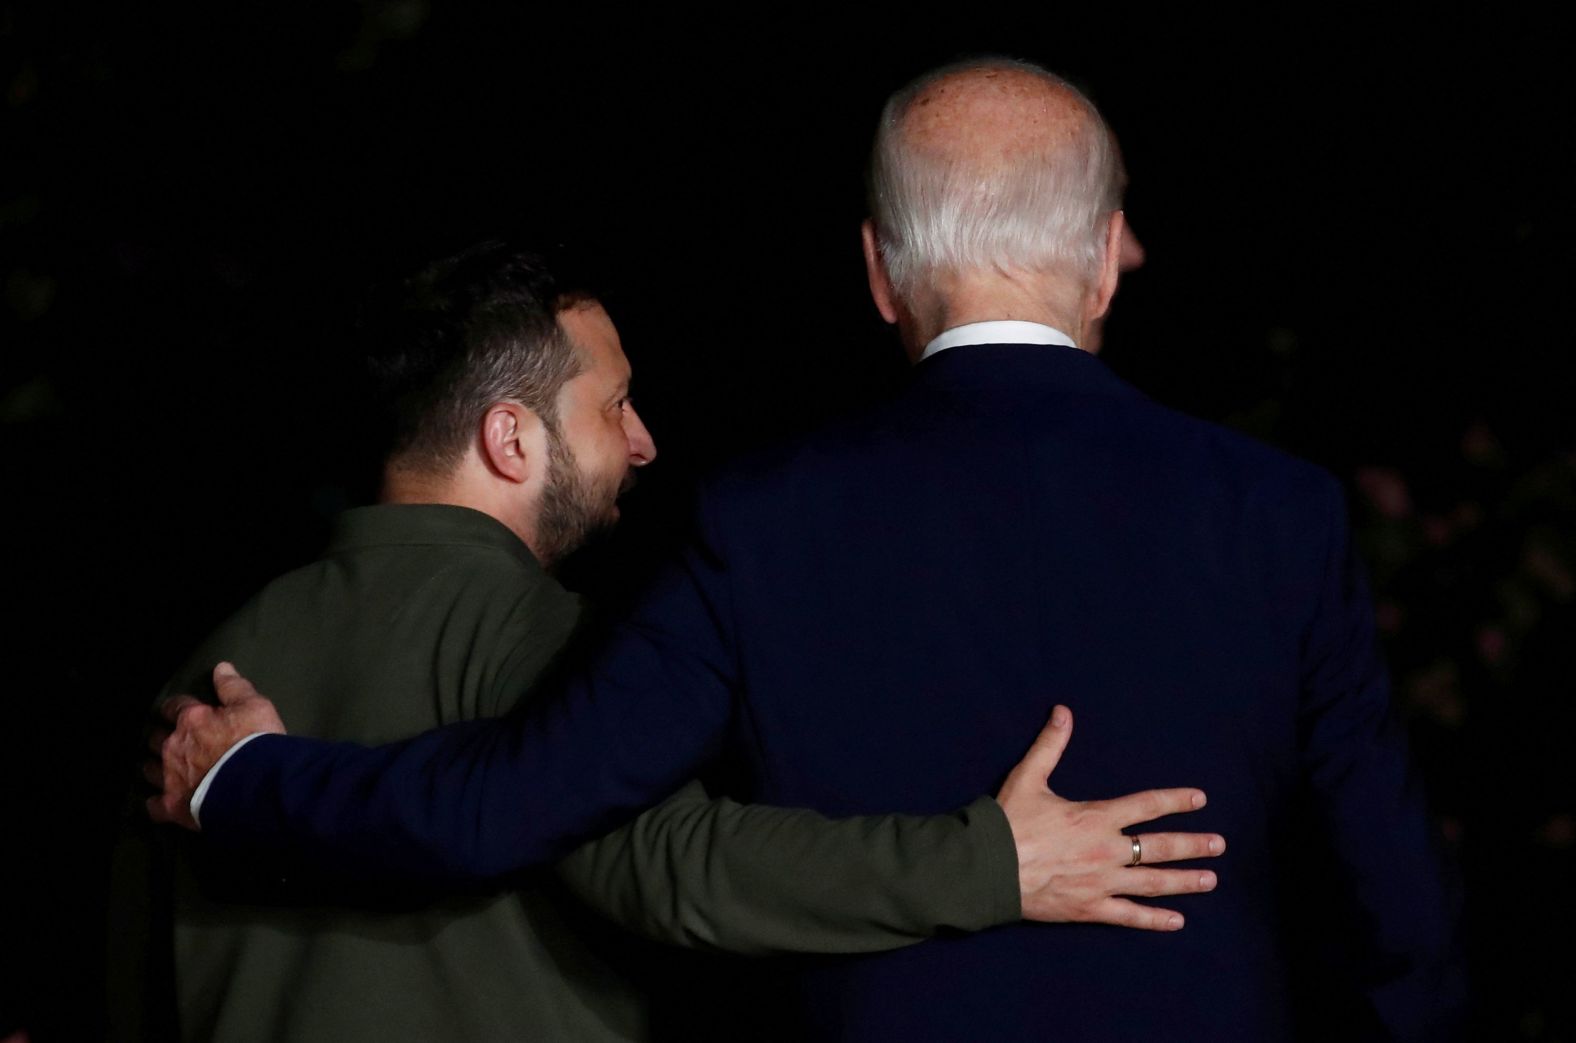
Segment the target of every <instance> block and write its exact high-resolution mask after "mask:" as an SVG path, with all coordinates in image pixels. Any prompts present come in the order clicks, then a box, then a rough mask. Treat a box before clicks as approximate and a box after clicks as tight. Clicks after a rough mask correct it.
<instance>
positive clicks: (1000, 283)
mask: <svg viewBox="0 0 1576 1043" xmlns="http://www.w3.org/2000/svg"><path fill="white" fill-rule="evenodd" d="M1091 303H1092V302H1091V301H1090V299H1089V295H1088V292H1087V291H1086V290H1085V288H1084V287H1083V286H1081V285H1079V284H1077V283H1074V282H1071V281H1070V280H1066V279H1058V278H1054V277H1051V276H1046V275H1042V276H1032V275H1008V276H1001V275H996V274H992V275H991V276H989V277H966V276H948V277H944V278H940V279H935V280H933V281H932V282H931V284H930V285H928V286H926V287H924V288H923V289H921V290H920V291H919V292H918V293H916V294H915V295H914V298H913V300H911V301H909V302H908V307H907V308H905V309H904V310H903V312H902V314H901V315H900V317H899V319H898V327H899V330H900V331H901V333H902V335H903V343H904V345H905V347H907V348H908V353H909V357H910V359H912V360H915V361H917V360H918V359H919V356H920V355H921V354H922V353H923V352H924V350H925V345H927V344H929V343H930V342H931V341H932V340H933V339H935V337H936V336H937V335H938V334H940V333H942V332H944V331H946V330H950V329H953V328H955V327H957V326H966V325H968V324H969V323H971V322H987V321H990V320H993V319H1014V320H1017V321H1020V322H1038V323H1040V324H1042V325H1045V326H1052V327H1054V328H1056V329H1059V330H1061V331H1062V332H1063V333H1065V334H1067V335H1068V336H1069V337H1071V338H1072V339H1073V342H1074V343H1075V344H1077V345H1079V346H1080V347H1082V346H1084V345H1085V344H1086V343H1088V341H1089V327H1090V324H1091V316H1090V312H1091V311H1092V309H1091V308H1090V307H1089V305H1090V304H1091Z"/></svg>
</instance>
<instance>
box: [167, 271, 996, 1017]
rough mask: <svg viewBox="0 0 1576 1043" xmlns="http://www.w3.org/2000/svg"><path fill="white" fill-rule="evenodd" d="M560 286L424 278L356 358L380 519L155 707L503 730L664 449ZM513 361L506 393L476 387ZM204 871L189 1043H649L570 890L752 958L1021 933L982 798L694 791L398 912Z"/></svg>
mask: <svg viewBox="0 0 1576 1043" xmlns="http://www.w3.org/2000/svg"><path fill="white" fill-rule="evenodd" d="M565 297H566V295H565V294H564V293H563V291H561V290H558V289H556V288H555V287H553V285H552V282H551V278H550V276H549V275H548V274H547V273H546V272H545V271H544V270H543V269H542V268H541V267H540V266H539V265H537V264H536V263H535V262H534V261H533V260H532V259H530V258H526V257H521V256H518V255H514V254H510V253H509V252H507V251H504V250H499V249H496V248H484V249H481V250H478V251H474V252H472V253H471V254H469V255H464V256H462V257H461V258H459V259H456V260H453V261H449V262H444V263H442V264H440V265H438V266H435V268H434V269H432V270H430V271H429V272H427V273H424V275H423V276H422V277H419V278H418V279H417V280H415V281H414V282H413V284H412V286H411V287H410V288H409V292H408V303H407V304H406V305H405V307H404V310H403V313H402V320H403V321H404V322H405V323H406V324H407V325H408V327H409V328H410V329H412V330H413V331H414V332H416V333H417V335H418V336H419V338H420V339H419V340H418V339H417V338H414V337H412V338H406V337H401V336H400V335H399V334H400V331H399V330H390V331H382V335H383V336H385V337H386V338H387V339H386V340H385V341H384V342H383V343H380V344H376V345H371V346H370V347H371V348H372V354H373V360H374V366H375V367H377V368H379V369H380V370H381V371H382V373H383V379H382V380H381V383H382V384H383V385H384V397H385V398H387V399H389V400H390V402H391V403H392V404H393V406H394V412H395V414H396V416H395V418H394V420H395V423H394V427H395V430H396V436H395V437H396V442H395V450H394V452H393V453H392V454H391V456H390V461H389V464H388V467H387V468H386V473H385V479H386V481H385V488H384V494H383V497H382V498H383V500H384V501H385V502H384V503H381V504H379V505H378V506H373V507H365V508H359V509H356V510H352V511H349V512H347V513H346V514H345V515H344V516H342V517H341V518H340V520H339V522H338V524H337V526H336V529H335V532H334V535H333V538H332V540H331V542H330V545H329V547H328V549H327V551H326V552H325V553H324V555H323V556H322V558H320V559H319V560H318V561H316V562H314V563H312V564H310V565H308V566H306V567H304V568H301V569H298V570H296V571H294V572H291V573H289V574H287V575H285V576H282V577H280V578H279V579H277V580H275V581H273V582H272V583H270V584H269V585H268V586H267V587H265V588H264V589H263V590H262V591H261V592H260V593H259V594H258V595H257V596H255V597H254V598H253V599H252V600H251V601H250V602H249V603H248V604H247V605H246V606H245V607H244V608H242V609H241V610H240V611H239V612H238V613H237V614H236V615H235V616H233V617H232V618H231V619H230V620H228V621H227V622H226V623H225V624H223V625H222V626H221V627H220V628H219V629H218V630H217V631H216V632H215V633H214V634H213V635H212V636H211V637H210V638H209V639H208V640H207V641H206V642H205V643H204V644H203V646H202V647H201V648H200V649H199V650H198V651H197V652H196V653H195V654H194V655H193V656H192V657H191V659H190V660H189V662H188V665H187V666H186V667H185V668H183V669H182V670H181V671H180V672H179V673H178V674H177V675H176V676H175V678H174V679H173V680H172V682H171V685H170V686H169V688H168V690H167V693H166V694H172V693H175V692H182V691H194V690H201V689H202V688H203V687H204V686H205V682H206V680H207V677H208V674H209V671H210V669H211V667H212V665H213V664H214V663H215V662H216V661H218V660H220V659H227V660H231V661H233V662H235V663H236V664H237V665H238V666H239V667H240V668H241V669H243V670H245V671H246V672H247V673H248V675H250V676H251V677H254V678H256V679H259V680H260V682H261V683H264V684H266V685H267V686H268V690H269V691H270V692H273V693H276V695H277V697H278V705H279V707H280V711H281V713H282V715H283V716H284V718H285V719H286V720H288V721H289V722H290V723H291V726H292V727H294V728H296V729H298V730H300V731H302V732H304V733H306V734H312V735H319V736H324V737H330V738H338V739H351V740H355V741H358V742H362V743H380V742H387V741H391V740H394V739H398V738H402V737H404V736H407V735H411V734H415V733H418V732H421V731H424V730H426V729H428V728H432V727H435V726H437V725H441V724H447V723H451V722H453V721H457V720H464V719H469V718H475V717H483V716H495V715H500V714H504V713H507V712H509V711H510V710H511V709H512V708H513V707H514V704H515V702H516V701H517V700H518V699H519V698H520V696H521V693H525V692H527V691H528V690H529V688H530V686H531V684H532V682H533V680H534V679H535V678H536V677H537V676H538V675H539V674H540V673H541V672H542V670H543V669H544V668H545V667H546V666H547V665H548V664H549V662H550V661H551V660H552V659H553V657H554V656H555V654H557V653H558V652H559V650H560V649H561V648H562V647H563V646H564V645H565V644H566V643H567V642H568V640H569V638H570V635H571V633H572V632H573V631H574V629H575V626H576V622H577V619H578V615H579V603H578V600H577V599H576V598H575V597H574V596H573V595H571V594H569V593H568V592H567V591H565V590H564V589H563V587H561V586H560V585H559V584H558V583H557V582H556V581H555V580H554V579H553V578H552V576H550V575H549V574H548V572H547V571H546V570H545V568H544V567H543V566H544V564H547V565H550V564H552V563H553V562H555V561H556V560H557V559H558V558H559V557H560V556H561V555H562V554H564V553H566V552H567V551H569V550H571V549H573V547H574V546H575V545H576V544H578V543H579V542H580V541H581V540H583V539H584V537H585V536H586V535H587V534H589V533H590V532H591V531H594V530H595V529H596V528H598V527H600V526H603V525H606V524H610V523H611V522H612V520H613V519H614V518H615V517H616V510H617V508H616V506H615V500H616V497H617V494H618V492H619V491H620V489H621V487H622V486H624V485H625V484H626V474H627V473H628V469H629V467H630V466H639V465H642V464H644V463H646V462H648V461H649V460H650V459H652V457H653V456H654V455H655V447H654V446H653V445H652V442H651V439H650V436H649V435H648V434H647V433H646V431H645V428H644V427H643V426H642V425H641V423H640V420H639V417H638V415H637V414H636V413H635V412H634V410H633V408H632V407H631V406H630V404H629V401H628V382H629V370H628V364H627V362H625V360H624V358H623V353H622V351H621V350H620V348H619V345H618V341H617V334H616V333H615V332H614V330H613V327H612V325H611V323H609V322H608V321H607V318H606V314H605V312H603V311H602V309H601V308H600V306H598V305H597V304H596V303H595V302H594V301H591V300H589V299H569V300H565V299H564V298H565ZM566 305H567V306H566ZM555 319H556V323H555ZM413 341H414V342H415V343H414V344H413V343H412V342H413ZM445 343H446V345H447V346H446V347H442V348H439V349H438V350H437V351H434V350H432V348H433V345H435V344H445ZM445 352H449V353H451V354H452V355H454V356H455V357H454V358H447V359H446V358H444V357H443V356H444V353H445ZM500 360H502V361H503V362H505V363H507V364H505V365H499V364H498V363H499V361H500ZM502 370H512V373H513V380H514V385H515V386H513V387H508V386H505V385H506V384H507V383H508V381H509V379H510V378H507V377H506V378H505V384H504V385H499V384H496V383H494V384H493V385H492V386H489V385H488V379H489V378H493V377H496V375H497V373H498V372H499V371H502ZM522 377H523V378H524V379H521V378H522ZM426 384H433V385H439V386H442V387H443V388H445V389H446V390H447V391H448V398H449V399H450V400H451V401H450V402H445V401H443V399H442V398H441V397H438V396H430V395H425V394H424V391H423V385H426ZM471 385H476V386H474V387H472V386H471ZM456 389H458V390H456ZM467 392H469V394H467ZM494 397H496V398H497V401H491V399H493V398H494ZM467 398H470V399H471V400H472V402H471V403H470V404H466V403H465V399H467ZM413 400H414V402H413ZM453 400H459V402H460V404H459V405H458V407H456V406H455V405H454V404H453ZM477 407H479V408H477ZM401 411H403V413H404V415H399V414H400V413H401ZM472 414H476V415H479V416H480V419H479V421H478V420H477V419H476V417H475V416H474V415H472ZM466 415H472V419H471V422H470V423H466V422H465V421H464V420H463V419H455V418H456V417H464V416H466ZM445 424H447V425H448V426H449V427H450V428H451V429H452V430H450V431H447V432H446V431H445V430H444V427H445ZM446 434H448V435H449V436H450V437H448V438H447V439H446V438H445V437H444V436H445V435H446ZM446 443H447V444H446ZM472 443H480V444H479V447H473V446H472ZM454 447H462V448H460V451H459V452H458V453H455V452H453V451H452V449H453V448H454ZM445 457H447V459H444V458H445ZM445 467H447V470H445ZM539 559H540V560H539ZM434 691H436V692H437V693H438V694H437V697H436V698H434V697H433V695H432V693H433V692H434ZM697 838H703V839H704V841H705V842H703V843H695V842H692V841H694V840H696V839H697ZM182 839H190V838H182ZM196 854H197V853H196V852H187V853H185V855H184V856H183V857H181V858H180V859H178V860H177V865H178V869H177V876H176V906H175V909H176V914H175V937H174V943H175V966H176V991H177V1005H178V1010H179V1017H180V1022H181V1033H182V1035H183V1036H185V1037H186V1038H190V1039H216V1040H247V1039H259V1040H261V1039H303V1040H316V1039H324V1040H327V1039H334V1040H343V1039H358V1038H364V1039H377V1040H381V1041H384V1043H388V1041H391V1040H398V1039H411V1040H417V1039H420V1040H431V1039H466V1040H487V1039H518V1038H535V1039H566V1040H568V1039H573V1040H582V1039H584V1040H600V1039H608V1040H626V1039H640V1038H644V1036H645V1035H646V1024H645V1013H644V1005H643V1002H642V998H641V995H640V993H639V990H638V989H637V987H636V986H635V985H634V984H633V983H632V982H631V980H630V978H629V977H628V976H627V975H626V973H625V968H624V967H622V966H621V965H620V961H619V960H618V954H617V953H616V952H614V951H613V949H614V946H612V945H610V944H609V943H610V942H612V941H614V940H615V939H613V938H612V935H613V932H612V931H610V930H608V929H606V928H605V927H600V928H599V925H598V924H596V923H595V922H594V918H592V917H588V916H587V915H586V912H585V910H584V909H582V908H580V907H579V905H578V903H577V902H575V901H574V899H573V898H572V897H571V896H570V895H569V894H568V893H567V889H566V888H565V886H564V884H566V883H567V884H568V885H569V888H572V889H573V890H574V892H575V893H577V894H579V895H580V896H581V897H583V898H585V899H586V900H587V901H589V902H590V903H592V904H593V905H595V906H598V907H600V908H602V909H603V910H604V911H605V912H606V913H607V914H608V915H609V916H611V917H612V918H614V919H616V920H617V921H619V922H621V923H623V924H625V925H626V926H629V927H631V928H634V929H636V930H641V931H643V932H644V933H647V934H649V935H651V936H654V937H658V938H667V939H671V940H675V941H682V942H686V943H688V944H692V945H723V946H727V947H730V948H733V949H736V950H748V951H756V952H768V951H785V950H786V951H792V950H803V951H862V950H871V949H879V948H886V947H890V946H894V945H900V944H904V943H906V942H909V941H913V940H917V939H919V938H922V937H925V936H927V935H928V934H931V933H933V932H934V931H935V930H936V929H937V928H938V927H943V926H950V927H956V928H960V929H965V930H972V929H978V928H982V927H986V926H989V925H991V924H994V923H1000V922H1007V921H1011V920H1016V919H1017V918H1018V916H1019V899H1018V879H1017V859H1016V855H1015V853H1014V848H1013V841H1012V836H1011V833H1010V831H1009V829H1008V826H1007V823H1006V820H1005V819H1004V817H1003V816H1002V813H1001V810H1000V809H999V808H998V807H997V806H996V804H995V802H994V801H991V800H989V799H982V800H981V801H979V802H977V804H976V805H973V806H971V807H969V808H967V809H964V810H963V811H960V812H959V813H958V814H956V815H954V816H945V817H938V818H934V819H922V818H912V817H899V816H891V817H887V818H882V819H865V820H849V821H844V822H833V821H830V820H827V819H824V818H822V817H821V816H819V815H816V814H814V813H812V812H807V811H791V810H787V809H778V808H766V807H754V806H746V805H739V804H735V803H732V802H728V801H712V800H709V799H707V798H706V796H705V794H704V793H703V792H702V791H700V790H699V789H698V787H692V788H690V789H688V790H686V791H684V792H682V793H680V794H678V795H676V796H675V797H674V798H673V799H671V800H670V801H669V802H667V803H666V804H664V805H662V806H660V807H658V808H655V809H652V810H651V811H649V812H647V813H646V814H645V815H644V816H643V817H642V818H641V819H639V820H638V821H637V822H635V823H633V824H631V825H629V826H626V827H625V828H624V829H622V830H620V831H619V832H617V833H615V834H614V835H612V836H610V837H607V838H605V839H603V840H600V841H597V842H594V843H593V844H591V845H589V846H588V847H587V849H585V850H584V851H582V852H581V853H579V854H577V855H575V856H573V857H571V858H570V859H569V860H568V861H567V862H566V863H565V864H564V865H563V866H562V867H561V873H562V876H563V880H562V881H556V880H553V879H551V878H550V877H543V878H541V879H532V880H530V881H527V882H524V883H523V886H521V887H519V888H516V889H512V890H509V891H505V892H501V893H495V894H488V895H478V896H464V897H450V898H445V899H443V900H441V901H437V902H432V903H425V904H421V905H420V906H419V907H418V908H416V909H414V910H406V911H399V912H390V911H387V910H382V909H376V910H357V909H352V908H346V907H341V906H335V907H324V906H316V907H298V908H291V907H279V906H277V905H262V904H245V903H244V902H236V901H229V900H220V899H216V898H212V897H209V896H208V895H206V894H205V893H204V890H203V888H202V887H201V886H199V882H198V879H197V870H194V865H197V864H199V863H198V859H196V858H194V857H192V856H194V855H196Z"/></svg>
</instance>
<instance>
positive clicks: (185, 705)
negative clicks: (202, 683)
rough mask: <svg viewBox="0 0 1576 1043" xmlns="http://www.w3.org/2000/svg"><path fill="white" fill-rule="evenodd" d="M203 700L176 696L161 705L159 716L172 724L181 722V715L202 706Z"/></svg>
mask: <svg viewBox="0 0 1576 1043" xmlns="http://www.w3.org/2000/svg"><path fill="white" fill-rule="evenodd" d="M201 705H203V702H202V700H201V699H198V698H196V697H195V696H190V695H174V696H171V697H170V698H168V699H166V700H164V702H162V703H160V704H159V715H160V716H161V717H163V718H164V719H165V720H166V721H169V722H170V723H171V724H175V723H177V722H179V720H180V717H181V714H183V713H185V712H186V711H187V710H189V709H191V708H192V707H193V706H201Z"/></svg>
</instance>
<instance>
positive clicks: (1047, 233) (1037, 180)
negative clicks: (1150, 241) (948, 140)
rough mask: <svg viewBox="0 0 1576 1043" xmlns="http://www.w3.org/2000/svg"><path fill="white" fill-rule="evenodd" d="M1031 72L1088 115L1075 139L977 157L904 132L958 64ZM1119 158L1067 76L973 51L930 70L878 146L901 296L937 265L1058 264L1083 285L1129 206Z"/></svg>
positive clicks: (896, 102)
mask: <svg viewBox="0 0 1576 1043" xmlns="http://www.w3.org/2000/svg"><path fill="white" fill-rule="evenodd" d="M992 69H1000V70H1003V71H1013V72H1018V73H1028V74H1030V75H1033V76H1037V77H1040V78H1041V79H1044V80H1045V81H1046V82H1047V83H1049V84H1051V85H1053V86H1055V87H1059V88H1061V89H1063V90H1065V91H1066V92H1068V94H1070V95H1071V97H1072V98H1074V99H1076V101H1077V103H1078V104H1080V105H1081V106H1082V107H1083V108H1084V109H1085V110H1086V111H1087V114H1088V118H1087V119H1085V120H1079V121H1078V125H1077V126H1076V128H1075V129H1074V131H1073V134H1072V136H1071V138H1070V139H1063V140H1059V141H1055V142H1049V143H1042V144H1040V145H1036V146H1034V147H1031V148H1029V149H1027V150H1025V151H1022V152H1019V153H1017V154H1016V155H1015V156H1014V157H1013V159H1012V161H1011V162H1002V161H1001V159H1000V157H999V156H974V155H969V154H967V153H966V152H965V151H964V150H952V151H951V152H950V153H949V154H938V153H937V152H936V151H935V150H925V149H921V148H916V147H914V145H913V144H912V143H911V142H910V141H909V140H908V135H907V134H906V133H905V117H906V116H907V115H908V113H909V110H910V108H911V106H912V105H913V104H914V102H915V101H916V100H917V99H918V98H919V97H920V96H921V95H922V94H924V92H925V91H926V89H927V88H929V87H931V86H932V85H934V84H935V83H937V82H938V81H940V80H943V79H945V78H947V77H949V76H952V75H955V74H957V73H961V72H970V71H975V70H981V71H989V70H992ZM1123 181H1124V177H1123V173H1122V160H1121V154H1120V152H1119V151H1118V149H1117V147H1116V142H1115V140H1114V139H1113V137H1112V136H1111V132H1110V130H1109V129H1108V128H1107V127H1106V125H1105V121H1104V120H1103V119H1102V118H1101V117H1100V113H1099V112H1098V111H1097V110H1096V109H1095V107H1094V105H1093V104H1092V103H1091V102H1090V101H1089V100H1088V99H1087V98H1085V97H1084V96H1083V95H1082V94H1081V93H1080V92H1079V91H1078V90H1077V89H1076V88H1074V87H1073V86H1071V85H1070V84H1068V83H1067V82H1066V81H1065V80H1063V79H1061V78H1060V77H1059V76H1056V75H1055V74H1053V73H1051V72H1048V71H1046V70H1045V69H1042V68H1040V67H1039V66H1038V65H1034V64H1032V63H1029V62H1023V61H1017V60H1015V59H1011V58H977V59H971V60H967V61H962V62H958V63H955V64H952V65H947V66H944V67H942V68H940V69H936V70H934V71H933V72H929V73H926V74H925V75H924V76H921V77H920V78H919V79H917V80H915V81H914V82H913V83H910V84H909V85H908V86H906V87H904V88H903V89H901V90H899V91H898V92H897V93H896V94H894V95H892V97H891V98H890V99H888V101H887V103H886V107H885V108H884V109H883V110H882V113H881V121H880V123H879V125H878V126H877V129H876V138H875V145H874V148H873V149H872V151H871V157H870V172H869V182H868V190H869V203H870V214H871V217H872V219H873V221H874V224H875V230H876V241H877V243H878V245H879V248H880V251H881V257H882V259H883V261H884V262H885V266H886V270H887V274H888V275H889V276H890V277H891V279H892V282H893V285H894V287H895V288H896V290H897V292H898V293H899V294H900V295H901V296H903V297H911V296H912V294H913V292H914V290H915V289H916V288H917V287H918V286H920V285H922V284H923V283H924V282H925V281H926V280H927V279H928V278H930V277H931V276H932V275H934V274H936V273H940V272H970V271H984V270H997V271H1002V272H1010V271H1034V272H1040V271H1048V270H1053V269H1058V270H1061V271H1064V272H1066V273H1067V274H1069V275H1071V276H1073V277H1075V278H1077V279H1078V280H1079V281H1080V282H1083V281H1087V280H1092V279H1094V278H1096V277H1097V276H1098V274H1099V271H1100V265H1101V263H1102V260H1103V257H1104V252H1105V237H1106V229H1107V216H1108V215H1109V214H1110V213H1111V212H1112V211H1113V210H1119V209H1121V205H1122V200H1121V197H1122V185H1123Z"/></svg>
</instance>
